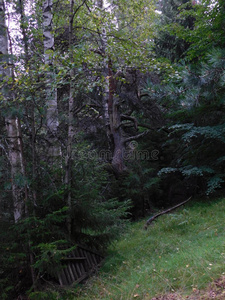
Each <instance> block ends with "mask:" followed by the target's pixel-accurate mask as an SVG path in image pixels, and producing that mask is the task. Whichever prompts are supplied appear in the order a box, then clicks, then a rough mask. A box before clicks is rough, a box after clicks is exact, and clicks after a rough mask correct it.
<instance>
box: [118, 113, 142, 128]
mask: <svg viewBox="0 0 225 300" xmlns="http://www.w3.org/2000/svg"><path fill="white" fill-rule="evenodd" d="M121 120H130V121H132V122H133V123H134V127H135V129H136V130H137V128H138V122H137V119H136V118H135V117H131V116H127V115H121Z"/></svg>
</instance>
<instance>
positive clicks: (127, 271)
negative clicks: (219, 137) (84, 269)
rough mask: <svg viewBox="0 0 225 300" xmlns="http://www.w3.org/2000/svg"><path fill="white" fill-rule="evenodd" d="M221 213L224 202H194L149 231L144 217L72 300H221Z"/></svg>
mask: <svg viewBox="0 0 225 300" xmlns="http://www.w3.org/2000/svg"><path fill="white" fill-rule="evenodd" d="M224 214H225V199H224V198H220V199H214V200H212V199H211V200H209V199H200V200H196V199H193V200H191V202H189V203H188V204H186V205H185V206H184V207H181V208H179V209H178V210H176V211H174V212H172V213H170V214H168V215H163V216H161V217H159V218H158V219H157V220H156V221H154V222H153V223H152V225H150V226H149V227H148V229H147V230H144V224H145V222H146V220H147V219H148V217H147V218H146V219H145V220H143V221H139V222H135V223H132V224H130V225H129V226H128V230H127V232H125V233H124V234H123V235H122V236H121V237H120V238H119V239H118V241H116V242H115V243H114V245H113V246H112V247H111V248H110V249H109V254H108V256H107V258H106V259H105V262H104V265H103V267H102V268H101V270H100V272H99V273H98V274H97V275H96V276H94V277H93V278H91V279H89V280H88V282H87V283H86V284H84V285H82V286H81V287H77V288H75V290H73V293H74V296H75V298H71V299H79V300H94V299H104V300H128V299H141V300H185V299H188V300H208V299H217V300H222V299H223V300H224V299H225V218H224ZM149 217H150V216H149Z"/></svg>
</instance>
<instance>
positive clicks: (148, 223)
mask: <svg viewBox="0 0 225 300" xmlns="http://www.w3.org/2000/svg"><path fill="white" fill-rule="evenodd" d="M191 198H192V196H191V197H189V198H188V199H187V200H185V201H183V202H181V203H179V204H177V205H175V206H173V207H171V208H169V209H167V210H164V211H161V212H160V213H158V214H156V215H155V216H152V217H151V218H149V219H148V220H147V222H146V223H145V226H144V229H146V230H147V227H148V226H149V225H150V224H151V223H152V222H153V221H154V220H155V219H157V218H158V217H160V216H162V215H165V214H168V213H169V212H171V211H173V210H175V209H176V208H178V207H180V206H182V205H184V204H185V203H187V202H188V201H190V200H191Z"/></svg>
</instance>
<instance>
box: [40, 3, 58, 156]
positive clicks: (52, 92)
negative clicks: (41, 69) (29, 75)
mask: <svg viewBox="0 0 225 300" xmlns="http://www.w3.org/2000/svg"><path fill="white" fill-rule="evenodd" d="M52 6H53V1H52V0H45V1H44V3H43V35H44V60H45V64H46V65H48V67H49V70H48V71H47V73H46V106H47V114H46V126H47V130H48V140H49V143H50V147H49V150H48V155H49V158H51V159H52V160H54V159H55V158H57V157H60V156H61V148H60V145H59V143H58V139H57V133H58V127H59V120H58V104H57V89H56V88H55V87H54V85H53V83H54V79H55V73H54V70H53V51H54V36H53V34H52V21H53V14H52Z"/></svg>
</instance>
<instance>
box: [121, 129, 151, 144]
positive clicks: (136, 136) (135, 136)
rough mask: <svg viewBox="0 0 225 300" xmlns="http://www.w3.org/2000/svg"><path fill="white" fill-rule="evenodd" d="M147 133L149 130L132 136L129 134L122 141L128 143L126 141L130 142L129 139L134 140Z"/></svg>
mask: <svg viewBox="0 0 225 300" xmlns="http://www.w3.org/2000/svg"><path fill="white" fill-rule="evenodd" d="M148 133H149V130H146V131H144V132H142V133H140V134H138V135H134V136H131V137H128V138H126V139H125V140H124V143H128V142H131V141H135V140H138V139H140V138H142V137H143V136H145V135H147V134H148Z"/></svg>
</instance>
